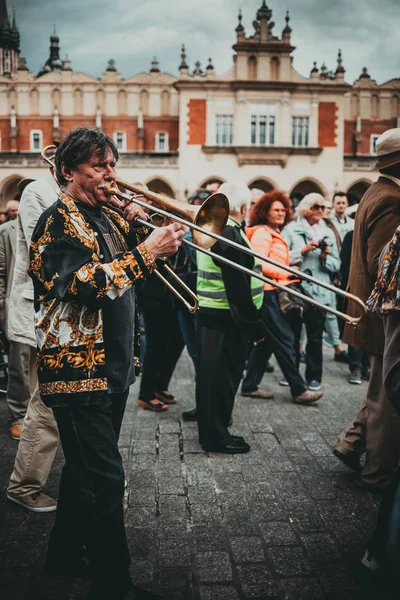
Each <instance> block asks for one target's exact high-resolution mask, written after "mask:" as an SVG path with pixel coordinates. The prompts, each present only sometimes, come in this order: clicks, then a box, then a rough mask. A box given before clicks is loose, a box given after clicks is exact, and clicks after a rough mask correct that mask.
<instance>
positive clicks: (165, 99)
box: [161, 90, 171, 115]
mask: <svg viewBox="0 0 400 600" xmlns="http://www.w3.org/2000/svg"><path fill="white" fill-rule="evenodd" d="M170 102H171V94H170V92H169V90H163V91H162V92H161V114H162V115H169V113H170Z"/></svg>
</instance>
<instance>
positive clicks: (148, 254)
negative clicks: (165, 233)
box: [136, 242, 157, 273]
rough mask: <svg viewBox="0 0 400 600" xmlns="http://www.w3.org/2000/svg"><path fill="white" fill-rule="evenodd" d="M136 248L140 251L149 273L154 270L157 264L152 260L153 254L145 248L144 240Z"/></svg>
mask: <svg viewBox="0 0 400 600" xmlns="http://www.w3.org/2000/svg"><path fill="white" fill-rule="evenodd" d="M136 250H138V251H139V252H140V254H141V255H142V258H143V262H144V264H145V265H146V267H147V268H148V270H149V271H150V273H152V272H153V271H154V270H155V268H156V267H157V265H156V263H155V262H154V258H153V255H152V253H151V252H150V250H149V249H148V248H147V246H146V244H145V243H144V242H142V243H141V244H139V246H137V247H136Z"/></svg>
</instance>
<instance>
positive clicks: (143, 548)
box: [126, 524, 157, 561]
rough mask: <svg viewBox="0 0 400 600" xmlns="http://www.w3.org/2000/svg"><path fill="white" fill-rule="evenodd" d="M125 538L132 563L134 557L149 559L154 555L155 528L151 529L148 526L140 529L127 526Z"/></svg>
mask: <svg viewBox="0 0 400 600" xmlns="http://www.w3.org/2000/svg"><path fill="white" fill-rule="evenodd" d="M126 538H127V540H128V545H129V550H130V553H131V557H132V560H133V561H135V560H136V557H137V558H139V559H140V558H147V559H150V558H151V557H152V556H153V555H154V548H155V546H156V538H157V533H156V527H154V528H153V529H152V528H151V527H150V526H149V524H148V525H147V526H145V527H141V528H135V527H130V526H127V528H126Z"/></svg>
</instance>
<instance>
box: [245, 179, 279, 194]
mask: <svg viewBox="0 0 400 600" xmlns="http://www.w3.org/2000/svg"><path fill="white" fill-rule="evenodd" d="M248 186H249V188H250V189H251V190H252V189H253V188H257V189H258V190H262V191H263V192H272V190H275V189H276V188H277V187H278V186H277V185H276V184H275V183H274V182H273V181H271V180H270V179H267V178H266V177H259V178H258V179H254V180H253V181H251V182H250V183H249V184H248Z"/></svg>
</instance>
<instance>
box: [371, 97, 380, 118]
mask: <svg viewBox="0 0 400 600" xmlns="http://www.w3.org/2000/svg"><path fill="white" fill-rule="evenodd" d="M371 117H375V118H377V117H379V96H378V94H372V96H371Z"/></svg>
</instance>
